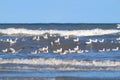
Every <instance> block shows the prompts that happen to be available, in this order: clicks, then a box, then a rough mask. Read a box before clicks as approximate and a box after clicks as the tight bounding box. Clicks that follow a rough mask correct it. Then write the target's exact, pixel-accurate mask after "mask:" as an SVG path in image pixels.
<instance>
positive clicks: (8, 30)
mask: <svg viewBox="0 0 120 80" xmlns="http://www.w3.org/2000/svg"><path fill="white" fill-rule="evenodd" d="M62 76H67V77H77V78H100V79H103V78H104V79H105V78H106V79H107V78H109V79H115V78H117V79H120V25H119V24H0V77H1V78H2V77H16V78H17V77H41V78H56V77H62Z"/></svg>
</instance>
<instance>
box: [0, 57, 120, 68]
mask: <svg viewBox="0 0 120 80" xmlns="http://www.w3.org/2000/svg"><path fill="white" fill-rule="evenodd" d="M6 63H13V64H33V65H51V66H55V65H58V66H59V65H64V66H67V65H68V66H70V65H71V66H101V67H102V66H113V67H114V66H120V61H119V60H118V61H111V60H76V59H73V60H61V59H55V58H48V59H46V58H38V59H36V58H33V59H17V58H13V59H0V64H6Z"/></svg>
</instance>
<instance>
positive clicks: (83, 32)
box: [0, 28, 120, 36]
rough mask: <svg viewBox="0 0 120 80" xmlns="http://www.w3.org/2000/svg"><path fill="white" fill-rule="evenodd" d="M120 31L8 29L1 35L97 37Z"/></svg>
mask: <svg viewBox="0 0 120 80" xmlns="http://www.w3.org/2000/svg"><path fill="white" fill-rule="evenodd" d="M119 32H120V30H114V29H108V30H103V29H98V28H96V29H92V30H30V29H24V28H7V29H0V34H3V35H42V34H45V33H49V34H60V35H61V36H65V35H74V36H96V35H107V34H114V33H119Z"/></svg>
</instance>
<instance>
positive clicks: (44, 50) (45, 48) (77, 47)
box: [0, 34, 120, 54]
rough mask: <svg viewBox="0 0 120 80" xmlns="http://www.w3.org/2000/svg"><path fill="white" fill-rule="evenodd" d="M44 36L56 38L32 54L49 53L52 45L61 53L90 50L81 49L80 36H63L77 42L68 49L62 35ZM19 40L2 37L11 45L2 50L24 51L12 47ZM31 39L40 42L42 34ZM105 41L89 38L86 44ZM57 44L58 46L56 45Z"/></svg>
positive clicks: (6, 51)
mask: <svg viewBox="0 0 120 80" xmlns="http://www.w3.org/2000/svg"><path fill="white" fill-rule="evenodd" d="M42 37H43V40H48V41H49V38H52V37H54V38H55V39H53V40H52V41H49V43H50V45H46V46H43V47H38V48H37V49H35V50H33V51H31V52H30V53H31V54H38V53H49V51H50V50H51V47H53V48H54V49H52V51H51V52H52V53H59V54H67V53H84V52H90V50H89V49H81V47H80V46H82V44H80V43H81V40H80V38H79V37H74V38H71V37H70V36H63V37H62V39H64V40H69V39H71V41H72V43H73V44H75V46H74V47H73V48H69V45H68V48H67V49H65V48H64V44H63V46H61V44H62V42H61V37H60V36H59V37H58V36H57V35H48V34H45V35H43V36H42ZM18 40H19V38H15V39H0V42H4V43H8V44H9V45H10V47H7V48H5V49H2V50H1V52H2V53H19V52H20V51H22V50H23V49H19V50H16V49H15V48H13V47H12V46H14V45H15V44H16V43H17V42H18ZM116 40H117V41H119V42H120V38H116ZM21 41H27V40H26V39H25V38H22V39H21ZM31 41H34V42H35V41H37V42H38V43H40V42H39V41H41V36H33V37H32V38H31ZM68 42H69V41H68ZM104 42H105V39H101V40H99V39H89V40H87V41H85V43H84V44H85V45H92V44H93V43H104ZM3 45H4V44H3ZM56 45H57V46H58V47H56ZM18 46H19V45H18ZM71 46H72V45H71ZM118 50H119V46H116V47H114V48H112V49H111V48H102V49H99V50H98V52H104V51H118Z"/></svg>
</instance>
